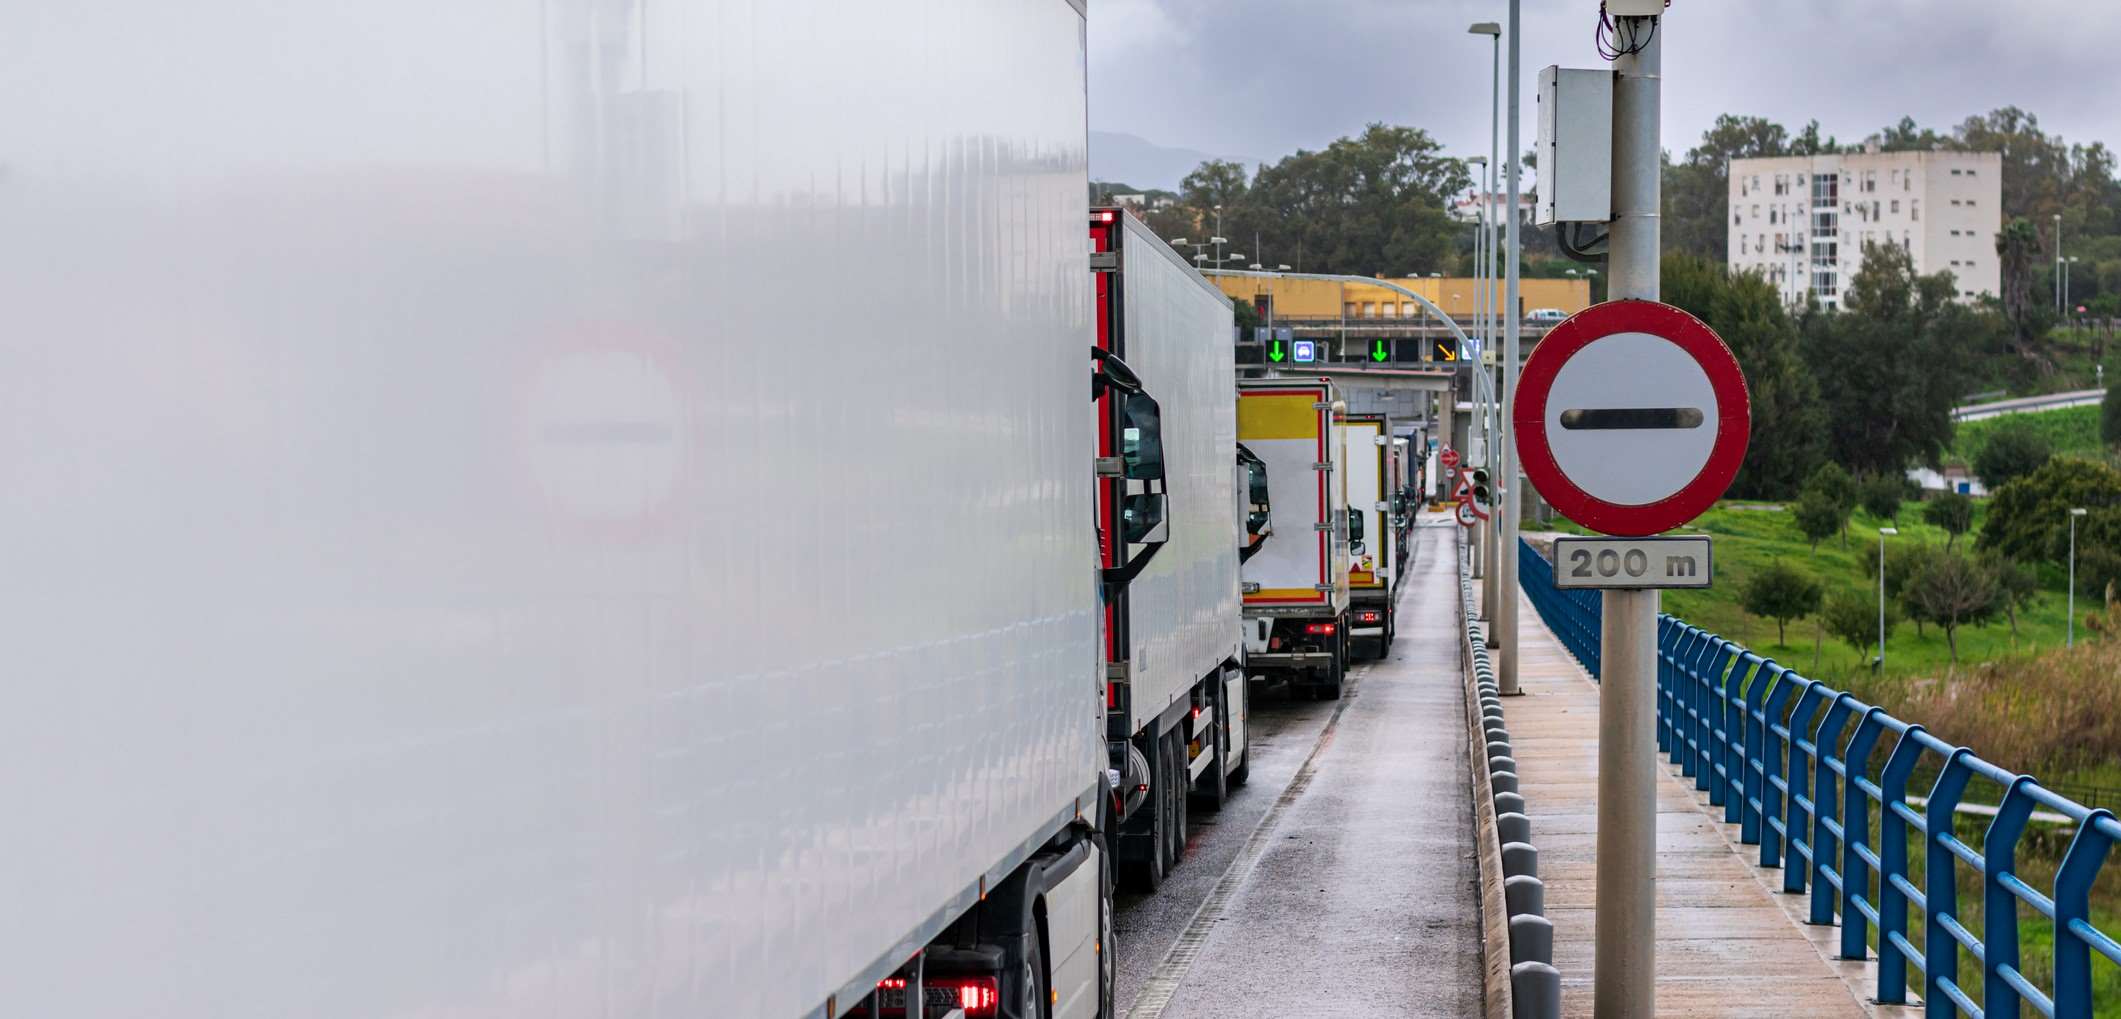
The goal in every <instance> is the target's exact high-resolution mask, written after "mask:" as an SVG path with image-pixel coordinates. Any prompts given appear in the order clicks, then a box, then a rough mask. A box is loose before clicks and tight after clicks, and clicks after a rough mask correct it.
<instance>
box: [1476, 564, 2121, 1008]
mask: <svg viewBox="0 0 2121 1019" xmlns="http://www.w3.org/2000/svg"><path fill="white" fill-rule="evenodd" d="M1518 562H1519V563H1521V564H1524V565H1523V566H1522V567H1521V568H1520V570H1519V576H1520V580H1521V582H1522V583H1523V586H1524V589H1525V592H1526V594H1527V595H1528V596H1529V597H1530V598H1531V600H1532V604H1533V606H1534V607H1535V608H1537V609H1538V610H1539V614H1540V617H1541V618H1542V619H1544V620H1545V621H1546V623H1547V627H1548V628H1549V629H1551V630H1553V631H1554V633H1555V635H1556V636H1558V637H1560V639H1561V641H1562V643H1563V644H1565V645H1567V646H1568V648H1569V650H1570V652H1571V653H1573V654H1575V655H1576V657H1577V659H1578V660H1579V661H1582V662H1583V663H1584V664H1585V667H1586V668H1588V669H1589V670H1590V672H1591V674H1592V675H1593V676H1594V677H1595V676H1597V675H1598V669H1597V666H1596V664H1595V663H1596V662H1597V660H1598V652H1597V646H1596V645H1597V641H1598V628H1599V618H1600V612H1599V602H1598V600H1597V598H1596V597H1595V595H1594V597H1591V598H1580V597H1576V595H1579V594H1583V593H1588V592H1574V591H1560V590H1556V589H1555V588H1554V586H1553V568H1552V567H1551V566H1550V565H1548V564H1547V562H1546V560H1545V559H1544V558H1542V557H1541V556H1540V555H1539V553H1538V552H1536V551H1534V550H1533V549H1532V548H1531V546H1530V545H1529V544H1527V545H1525V546H1524V547H1523V548H1521V549H1519V551H1518ZM1586 640H1588V642H1589V644H1588V646H1584V642H1585V641H1586ZM1657 646H1658V667H1657V749H1658V751H1659V752H1661V753H1664V754H1667V755H1668V756H1669V757H1670V759H1671V761H1672V763H1673V764H1676V765H1678V766H1679V769H1680V774H1681V775H1682V776H1685V777H1688V778H1691V779H1693V781H1694V787H1695V788H1696V789H1697V790H1701V791H1704V792H1706V793H1708V796H1709V803H1710V804H1711V805H1712V806H1720V807H1722V808H1723V819H1724V821H1725V822H1726V823H1728V824H1735V825H1738V826H1739V832H1740V836H1741V840H1742V841H1743V842H1744V843H1745V844H1747V845H1758V846H1759V847H1760V852H1759V863H1760V865H1761V866H1763V867H1776V868H1780V869H1781V870H1782V888H1783V890H1784V891H1786V892H1791V893H1804V892H1806V891H1807V890H1808V891H1809V892H1810V896H1811V898H1810V911H1811V912H1810V917H1809V919H1810V921H1811V922H1812V923H1815V924H1835V923H1838V924H1840V926H1841V945H1840V954H1841V957H1842V958H1845V959H1863V958H1867V957H1868V953H1869V946H1870V940H1871V933H1872V931H1873V930H1874V929H1875V931H1876V933H1877V946H1878V947H1877V952H1878V956H1877V958H1878V988H1877V1000H1878V1001H1879V1002H1881V1003H1885V1004H1903V1003H1905V1002H1906V1001H1907V1000H1908V997H1907V991H1908V987H1909V978H1908V970H1909V967H1911V966H1912V967H1913V968H1914V969H1915V970H1916V971H1917V972H1918V973H1919V974H1920V977H1919V979H1920V981H1921V984H1922V996H1923V1000H1924V1003H1925V1012H1926V1013H1927V1014H1928V1015H1930V1016H1955V1015H1971V1016H1987V1017H1990V1019H1995V1017H2005V1016H2017V1015H2019V1014H2021V1006H2022V1005H2025V1004H2030V1005H2031V1006H2032V1007H2033V1008H2034V1009H2035V1010H2037V1011H2038V1012H2039V1013H2040V1014H2042V1015H2045V1016H2050V1017H2054V1016H2089V1015H2091V1014H2092V1004H2093V999H2092V983H2093V981H2092V954H2093V953H2095V952H2096V953H2098V954H2099V955H2101V956H2104V957H2105V958H2106V959H2108V960H2110V961H2112V962H2114V963H2117V964H2121V942H2117V941H2116V940H2115V938H2114V937H2113V936H2112V935H2111V934H2109V933H2107V932H2105V931H2102V930H2100V929H2098V928H2097V927H2095V926H2094V925H2093V924H2092V920H2091V893H2092V886H2093V884H2094V882H2095V881H2096V880H2097V878H2098V876H2099V872H2100V870H2101V868H2102V867H2103V866H2104V865H2105V862H2106V858H2107V855H2108V853H2109V851H2110V850H2111V849H2112V848H2113V845H2114V842H2115V841H2116V840H2117V839H2121V822H2117V821H2116V820H2115V818H2114V815H2113V814H2112V813H2110V812H2108V811H2106V810H2103V809H2101V810H2094V809H2089V808H2086V807H2084V806H2083V805H2081V804H2079V803H2077V802H2076V801H2074V800H2071V799H2069V798H2068V797H2065V796H2062V795H2060V794H2058V793H2056V792H2054V791H2052V790H2049V789H2048V788H2046V787H2044V786H2042V785H2040V784H2039V783H2038V782H2036V781H2034V780H2033V779H2032V778H2031V777H2030V776H2026V775H2020V774H2016V773H2014V772H2011V771H2009V770H2006V769H2004V768H2001V767H1998V766H1996V765H1994V764H1991V763H1989V762H1987V761H1984V760H1982V759H1981V758H1979V757H1976V756H1975V755H1974V753H1973V751H1971V750H1968V749H1967V748H1965V747H1960V746H1954V745H1952V744H1950V743H1947V742H1945V741H1943V740H1941V739H1938V738H1937V737H1935V736H1932V735H1930V734H1929V733H1928V732H1927V731H1925V730H1924V729H1923V728H1922V726H1920V725H1914V724H1910V723H1907V722H1904V721H1901V720H1900V719H1897V718H1894V717H1893V716H1891V715H1889V714H1887V713H1886V712H1885V710H1884V709H1883V708H1878V707H1874V706H1872V705H1868V704H1865V703H1863V702H1862V701H1859V700H1857V699H1856V697H1855V696H1854V695H1852V694H1849V693H1847V692H1845V691H1841V690H1836V689H1834V688H1832V687H1829V686H1827V685H1826V684H1824V683H1819V682H1816V681H1813V680H1809V679H1806V678H1804V677H1803V676H1800V675H1798V674H1797V673H1795V672H1793V671H1791V670H1789V669H1786V668H1784V667H1783V666H1781V665H1777V664H1776V663H1775V662H1774V661H1772V660H1770V659H1766V658H1763V657H1761V656H1760V655H1758V654H1755V653H1754V652H1752V651H1749V650H1747V649H1745V648H1744V647H1741V646H1740V645H1738V644H1736V643H1734V642H1732V641H1729V640H1725V639H1724V638H1722V637H1719V636H1717V635H1715V634H1713V633H1709V632H1707V631H1705V630H1701V629H1698V628H1696V627H1693V626H1688V625H1687V624H1686V623H1684V622H1682V621H1680V620H1678V619H1674V618H1672V617H1671V616H1660V617H1658V626H1657ZM1918 772H1919V773H1921V774H1923V775H1931V774H1934V776H1935V777H1934V778H1933V779H1930V780H1929V791H1928V795H1927V797H1926V798H1919V799H1918V798H1913V797H1910V796H1909V795H1908V788H1909V785H1910V783H1911V781H1913V780H1915V778H1916V776H1917V774H1918ZM1975 781H1981V782H1984V783H1988V784H1990V785H1992V786H1994V787H1995V788H1996V789H1997V790H1999V791H2000V794H2001V801H2000V802H1998V803H1996V804H1995V805H1993V806H1980V807H1979V808H1978V811H1979V812H1980V813H1984V814H1990V815H1991V816H1990V817H1989V818H1988V820H1987V824H1986V826H1985V828H1983V830H1982V833H1981V836H1980V839H1979V847H1978V848H1976V847H1975V846H1974V845H1970V844H1969V843H1968V842H1967V841H1964V840H1962V839H1961V838H1960V836H1959V834H1958V833H1957V831H1956V830H1955V828H1954V825H1953V821H1954V819H1955V817H1957V816H1958V815H1959V814H1960V812H1961V807H1962V805H1964V804H1965V802H1966V801H1965V794H1966V791H1967V787H1968V786H1969V784H1971V783H1973V782H1975ZM2035 811H2044V812H2045V813H2046V817H2045V818H2044V819H2045V820H2049V821H2059V822H2060V823H2062V824H2064V825H2066V826H2068V827H2071V828H2074V833H2073V834H2072V835H2071V836H2070V840H2069V845H2068V847H2067V849H2066V850H2065V851H2064V852H2063V855H2062V860H2061V864H2060V866H2059V868H2058V869H2057V871H2056V874H2055V878H2054V880H2053V882H2051V883H2050V884H2048V886H2047V887H2046V888H2044V889H2042V888H2035V887H2034V886H2033V885H2032V883H2031V882H2029V881H2028V880H2026V879H2025V876H2024V875H2023V874H2022V873H2021V872H2020V870H2019V868H2018V865H2017V851H2018V847H2019V844H2020V842H2021V839H2022V836H2023V835H2024V834H2025V832H2026V829H2027V827H2028V824H2029V822H2030V821H2032V820H2033V815H2034V812H2035ZM1874 821H1875V824H1874ZM1874 835H1875V838H1874ZM1911 843H1912V847H1913V849H1914V850H1916V851H1919V852H1920V854H1921V856H1920V862H1921V868H1920V872H1919V873H1918V872H1917V871H1916V870H1915V869H1914V864H1915V863H1916V857H1915V856H1914V855H1913V854H1912V853H1911V852H1910V849H1911V845H1910V844H1911ZM1962 873H1963V874H1965V875H1967V876H1969V877H1972V878H1978V879H1979V883H1980V888H1981V891H1980V895H1981V909H1980V911H1979V915H1980V917H1981V918H1982V919H1981V922H1980V928H1981V930H1980V934H1979V935H1978V936H1977V935H1976V934H1975V933H1974V932H1973V928H1972V927H1971V926H1970V925H1969V921H1970V920H1971V919H1972V915H1973V914H1971V913H1970V912H1966V911H1962V910H1961V909H1960V905H1959V878H1960V876H1961V875H1962ZM1918 880H1919V881H1920V882H1921V883H1920V886H1919V887H1918V886H1917V883H1916V882H1917V881H1918ZM2021 905H2022V906H2025V907H2029V908H2030V909H2031V910H2032V911H2034V912H2036V913H2038V914H2040V915H2041V916H2044V917H2046V918H2048V920H2050V921H2052V922H2053V926H2054V944H2053V948H2052V958H2051V959H2050V961H2051V962H2052V964H2053V973H2054V976H2053V984H2052V987H2051V988H2042V987H2040V986H2038V985H2037V984H2035V983H2034V981H2033V980H2032V979H2031V978H2029V977H2027V976H2026V974H2025V972H2024V970H2023V968H2022V966H2023V958H2022V953H2021V950H2020V949H2021V944H2020V939H2019V929H2018V928H2019V924H2018V917H2019V907H2020V906H2021ZM1911 911H1912V912H1918V913H1920V914H1921V918H1922V919H1921V927H1920V929H1919V930H1918V931H1915V932H1912V933H1911V931H1910V927H1909V923H1910V920H1909V916H1910V912H1911ZM1962 960H1971V961H1972V962H1973V963H1974V975H1973V976H1972V977H1971V978H1970V979H1969V980H1967V981H1965V982H1962V980H1961V977H1960V962H1961V961H1962ZM1971 987H1978V989H1979V991H1980V1004H1979V1005H1978V1006H1977V1005H1976V1004H1975V1002H1974V998H1973V995H1972V993H1971V991H1970V990H1969V988H1971Z"/></svg>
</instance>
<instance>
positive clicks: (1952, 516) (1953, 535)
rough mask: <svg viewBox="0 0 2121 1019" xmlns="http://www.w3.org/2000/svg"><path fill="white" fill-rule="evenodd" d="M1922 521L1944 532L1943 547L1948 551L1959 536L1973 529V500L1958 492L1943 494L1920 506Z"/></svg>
mask: <svg viewBox="0 0 2121 1019" xmlns="http://www.w3.org/2000/svg"><path fill="white" fill-rule="evenodd" d="M1922 519H1923V520H1924V521H1926V522H1928V523H1929V524H1930V525H1931V526H1934V527H1940V528H1943V530H1944V547H1945V548H1946V549H1950V548H1951V547H1952V544H1953V543H1954V542H1956V541H1958V540H1959V536H1960V535H1962V534H1965V533H1966V532H1967V531H1970V530H1972V529H1973V527H1974V500H1972V499H1969V498H1967V497H1966V496H1964V495H1961V494H1959V493H1958V492H1945V493H1944V494H1942V495H1939V496H1937V497H1936V498H1934V499H1931V500H1930V501H1929V502H1927V503H1924V504H1923V506H1922Z"/></svg>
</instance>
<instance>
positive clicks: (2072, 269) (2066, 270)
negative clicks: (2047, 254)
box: [2062, 255, 2078, 317]
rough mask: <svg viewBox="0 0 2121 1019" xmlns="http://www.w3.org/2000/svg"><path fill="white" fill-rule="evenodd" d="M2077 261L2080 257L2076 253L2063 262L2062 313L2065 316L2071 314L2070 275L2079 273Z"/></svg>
mask: <svg viewBox="0 0 2121 1019" xmlns="http://www.w3.org/2000/svg"><path fill="white" fill-rule="evenodd" d="M2077 262H2078V258H2077V256H2075V255H2071V256H2069V257H2068V258H2066V259H2064V260H2063V262H2062V314H2063V315H2064V317H2067V316H2068V315H2069V309H2070V297H2069V292H2070V283H2071V279H2070V277H2072V276H2075V275H2076V274H2077Z"/></svg>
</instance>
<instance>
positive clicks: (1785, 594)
mask: <svg viewBox="0 0 2121 1019" xmlns="http://www.w3.org/2000/svg"><path fill="white" fill-rule="evenodd" d="M1821 595H1822V588H1821V586H1820V584H1819V581H1818V579H1817V578H1814V577H1813V576H1812V575H1811V574H1808V573H1805V572H1804V571H1802V570H1799V569H1797V568H1795V567H1792V566H1787V565H1784V564H1783V562H1782V561H1781V560H1779V559H1778V560H1776V561H1775V562H1772V563H1769V564H1768V566H1767V567H1766V568H1765V569H1762V570H1761V571H1760V572H1758V573H1755V574H1753V575H1752V577H1751V578H1749V579H1747V580H1746V582H1745V588H1744V589H1743V591H1742V592H1741V593H1740V599H1741V601H1742V603H1743V604H1744V606H1745V610H1746V611H1747V612H1750V613H1752V614H1754V615H1756V616H1759V617H1761V618H1763V619H1772V620H1774V621H1775V643H1777V644H1782V645H1787V644H1788V643H1789V637H1788V628H1789V622H1790V620H1792V619H1803V618H1804V617H1806V616H1808V615H1811V614H1812V613H1814V612H1817V611H1818V610H1819V599H1820V597H1821Z"/></svg>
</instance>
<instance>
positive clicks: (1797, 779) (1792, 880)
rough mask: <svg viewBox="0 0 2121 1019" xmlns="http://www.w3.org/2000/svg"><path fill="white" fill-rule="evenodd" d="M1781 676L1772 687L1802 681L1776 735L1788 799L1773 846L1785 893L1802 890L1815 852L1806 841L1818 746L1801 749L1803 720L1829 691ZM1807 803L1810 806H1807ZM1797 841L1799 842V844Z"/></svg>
mask: <svg viewBox="0 0 2121 1019" xmlns="http://www.w3.org/2000/svg"><path fill="white" fill-rule="evenodd" d="M1783 675H1784V677H1785V678H1784V679H1783V680H1782V681H1781V682H1778V683H1776V684H1775V685H1776V686H1785V685H1793V684H1802V686H1801V687H1800V689H1801V690H1802V691H1803V693H1801V694H1800V695H1799V696H1798V697H1797V706H1796V707H1794V708H1791V709H1790V713H1789V715H1788V721H1786V722H1784V723H1783V726H1782V731H1783V733H1784V735H1783V736H1782V737H1780V738H1781V739H1782V741H1783V742H1784V743H1785V744H1787V745H1788V747H1789V762H1790V764H1789V768H1790V770H1789V794H1788V795H1789V800H1788V803H1787V804H1786V805H1785V807H1784V810H1783V815H1782V839H1783V844H1782V845H1781V846H1779V847H1777V848H1778V849H1780V850H1781V855H1782V890H1783V891H1785V892H1801V891H1804V885H1805V882H1806V881H1808V880H1810V879H1811V878H1812V876H1813V874H1812V869H1811V867H1812V856H1813V855H1814V853H1815V852H1816V850H1815V849H1814V848H1813V847H1814V846H1815V845H1816V843H1813V842H1811V841H1809V840H1810V839H1811V837H1812V835H1811V824H1812V817H1813V815H1814V813H1815V812H1816V797H1817V796H1818V791H1817V790H1815V789H1813V788H1812V787H1811V786H1812V770H1813V767H1814V766H1815V764H1816V759H1817V755H1818V745H1817V744H1812V749H1810V750H1805V749H1804V748H1803V744H1805V743H1809V742H1810V740H1808V739H1806V738H1805V737H1806V734H1807V733H1809V732H1810V731H1811V730H1810V728H1808V727H1807V726H1806V723H1807V722H1808V721H1810V719H1811V718H1812V716H1813V715H1815V714H1818V713H1819V702H1821V701H1823V700H1826V699H1827V696H1828V695H1829V694H1831V693H1833V691H1832V690H1829V689H1828V688H1827V687H1826V686H1824V685H1823V684H1819V683H1814V682H1812V681H1811V680H1809V679H1805V678H1804V677H1802V676H1797V677H1795V678H1788V677H1790V675H1791V674H1790V673H1784V674H1783ZM1773 717H1774V716H1773V715H1770V716H1769V718H1771V719H1772V718H1773ZM1770 724H1772V723H1770ZM1799 754H1803V755H1804V759H1803V760H1798V755H1799ZM1807 804H1812V805H1810V806H1808V805H1807ZM1800 843H1801V844H1802V845H1801V846H1800ZM1793 857H1794V859H1793ZM1760 858H1761V860H1762V862H1766V861H1767V860H1768V855H1767V843H1766V842H1765V841H1764V840H1763V841H1762V843H1761V854H1760Z"/></svg>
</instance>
